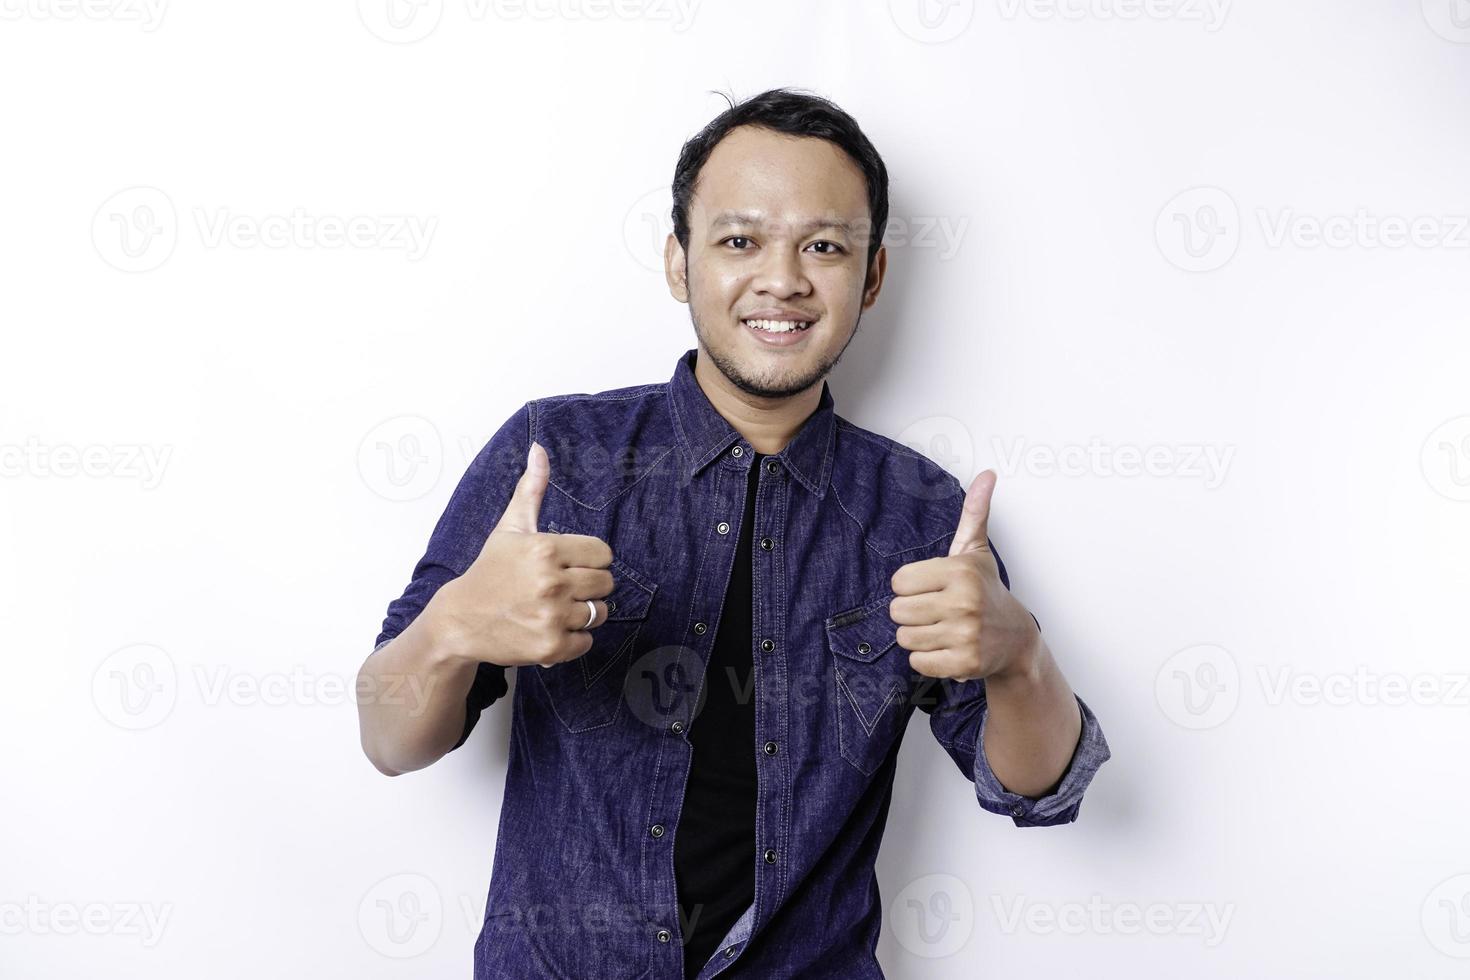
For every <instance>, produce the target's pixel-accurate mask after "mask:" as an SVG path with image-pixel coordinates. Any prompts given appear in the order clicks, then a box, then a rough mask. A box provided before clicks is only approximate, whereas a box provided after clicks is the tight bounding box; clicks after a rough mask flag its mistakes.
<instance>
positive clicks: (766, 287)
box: [664, 126, 887, 398]
mask: <svg viewBox="0 0 1470 980" xmlns="http://www.w3.org/2000/svg"><path fill="white" fill-rule="evenodd" d="M870 220H871V219H870V218H869V214H868V194H867V184H866V182H865V181H864V179H863V173H862V171H861V170H860V169H858V166H857V164H856V163H854V162H853V161H852V160H851V159H850V158H849V157H848V156H847V154H846V153H844V152H843V151H842V150H841V149H840V148H838V147H837V146H836V145H834V144H832V143H829V142H827V141H826V140H822V139H815V138H809V137H794V136H786V135H785V134H782V133H776V132H773V131H771V130H768V129H762V128H758V127H753V126H741V127H738V128H736V129H734V130H731V131H730V132H729V133H728V134H727V135H726V136H725V138H724V139H723V140H721V141H720V143H719V144H718V145H717V146H716V147H715V149H714V152H712V153H711V154H710V156H709V159H708V160H707V161H705V165H704V168H703V169H702V170H701V171H700V173H699V179H698V182H697V183H696V185H695V188H694V194H693V198H692V200H691V201H690V206H689V250H688V253H687V255H686V254H685V253H684V251H683V250H682V249H680V248H679V244H678V241H677V240H676V239H675V238H674V236H672V235H670V236H669V239H668V242H667V244H666V246H665V249H664V260H665V268H666V271H667V274H668V279H669V288H670V291H671V292H672V293H673V295H674V298H675V299H678V300H679V301H680V302H686V303H688V304H689V314H690V317H691V318H692V319H693V321H694V332H695V335H696V336H697V337H698V338H699V345H700V348H701V350H702V351H704V352H707V353H708V355H709V358H710V360H711V361H713V362H714V364H715V365H716V366H717V367H718V368H719V369H720V371H721V372H722V373H724V374H725V376H726V377H728V378H729V379H730V381H731V382H732V383H733V384H735V385H736V387H738V388H740V389H741V390H742V391H745V392H748V393H750V394H753V395H759V396H763V397H768V398H784V397H787V396H790V395H794V394H797V393H799V392H802V391H805V390H807V389H808V388H810V387H811V386H812V385H815V384H817V383H819V382H820V381H821V380H822V378H824V377H826V375H827V374H828V372H830V371H831V370H832V367H833V366H834V365H835V364H836V363H837V360H838V358H840V357H841V356H842V352H843V351H844V350H845V349H846V348H847V345H848V342H849V341H850V340H851V339H852V337H853V335H854V333H856V331H857V324H858V319H859V317H860V316H861V315H862V311H863V310H865V309H867V308H868V307H869V306H872V305H873V302H874V301H875V300H876V299H877V297H878V290H879V288H880V287H881V285H882V281H883V270H884V268H885V266H886V262H887V254H886V252H885V251H884V250H883V249H879V251H878V254H877V255H876V256H875V257H874V260H873V266H872V269H871V270H870V269H869V268H868V264H867V258H868V242H869V239H870V236H871V234H872V228H871V227H870ZM761 315H765V316H768V317H783V316H784V317H792V316H794V317H796V318H798V319H799V320H801V321H805V322H806V323H807V324H808V326H807V327H806V328H805V329H803V330H799V331H795V332H790V333H772V332H768V331H762V330H760V329H759V328H758V327H755V326H752V325H751V324H750V320H751V319H752V318H756V317H760V316H761ZM767 326H769V324H768V325H767Z"/></svg>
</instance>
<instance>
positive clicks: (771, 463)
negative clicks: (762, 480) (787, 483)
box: [766, 459, 776, 473]
mask: <svg viewBox="0 0 1470 980" xmlns="http://www.w3.org/2000/svg"><path fill="white" fill-rule="evenodd" d="M766 472H767V473H774V472H776V461H775V460H774V459H768V460H766Z"/></svg>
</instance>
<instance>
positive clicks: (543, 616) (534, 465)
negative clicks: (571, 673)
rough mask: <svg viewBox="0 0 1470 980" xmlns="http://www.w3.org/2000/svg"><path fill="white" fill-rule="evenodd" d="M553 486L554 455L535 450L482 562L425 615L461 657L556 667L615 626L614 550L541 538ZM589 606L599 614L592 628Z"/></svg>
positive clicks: (572, 538)
mask: <svg viewBox="0 0 1470 980" xmlns="http://www.w3.org/2000/svg"><path fill="white" fill-rule="evenodd" d="M550 479H551V464H550V461H549V460H548V459H547V456H546V450H545V449H544V448H542V446H541V445H540V444H539V443H535V442H533V443H531V449H530V452H529V453H528V454H527V456H526V469H525V471H524V472H523V473H522V474H521V478H520V480H519V481H517V483H516V487H515V492H514V493H513V494H512V495H511V498H510V502H509V503H508V504H506V507H505V512H504V513H502V514H501V516H500V520H499V521H498V522H497V523H496V525H495V527H494V528H493V529H492V530H491V531H490V535H489V536H488V537H487V538H486V539H485V543H484V545H483V546H482V547H481V548H480V553H479V555H478V556H477V557H476V558H475V560H474V562H472V563H471V564H470V567H469V568H468V569H467V570H466V571H465V573H464V574H463V575H461V576H459V577H458V578H456V579H453V580H451V581H449V582H446V583H445V584H444V585H443V586H441V587H440V589H439V591H438V592H436V593H435V594H434V597H433V599H431V600H430V601H429V605H428V606H427V607H425V609H424V612H425V613H429V612H430V610H432V611H433V615H434V616H436V617H437V619H438V623H439V625H440V627H441V629H442V630H443V635H444V636H445V637H446V646H447V649H449V650H451V651H453V655H454V656H456V657H459V658H463V659H466V660H473V661H486V662H489V663H494V664H500V665H502V666H506V667H513V666H520V665H522V664H533V663H534V664H539V665H541V666H542V667H550V666H552V665H553V664H558V663H561V662H563V661H565V660H572V659H574V658H576V657H580V656H581V655H582V654H584V653H586V652H587V651H588V650H590V649H591V648H592V634H591V633H590V632H588V631H589V630H591V629H593V628H595V627H597V626H600V625H602V623H604V622H605V621H606V620H607V604H606V603H605V602H602V601H601V600H602V598H603V597H604V596H607V595H609V594H611V592H612V590H613V576H612V572H611V571H609V566H610V565H611V564H612V559H613V553H612V548H610V547H609V546H608V544H607V542H605V541H603V540H601V539H599V538H595V537H592V536H590V535H585V534H549V533H542V532H539V531H537V530H536V526H537V523H538V522H539V521H540V515H541V501H542V500H543V499H544V498H545V496H546V486H547V483H548V482H549V481H550ZM588 599H591V600H593V606H594V607H595V609H596V615H595V616H594V617H593V620H592V622H591V623H590V624H589V623H588V622H587V613H588V609H587V601H586V600H588ZM584 626H585V628H584Z"/></svg>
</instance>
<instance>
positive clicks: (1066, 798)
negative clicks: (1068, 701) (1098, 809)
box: [974, 695, 1112, 827]
mask: <svg viewBox="0 0 1470 980" xmlns="http://www.w3.org/2000/svg"><path fill="white" fill-rule="evenodd" d="M1073 696H1074V697H1076V695H1073ZM1077 706H1078V707H1079V708H1081V709H1082V732H1081V734H1080V735H1079V736H1078V737H1077V748H1076V749H1074V750H1073V752H1072V760H1071V761H1070V762H1069V763H1068V764H1067V771H1066V772H1065V773H1063V774H1062V778H1061V780H1060V781H1059V782H1058V783H1057V787H1056V789H1055V790H1053V791H1052V792H1051V793H1049V794H1047V795H1046V796H1041V797H1032V796H1022V795H1020V794H1019V793H1012V792H1010V791H1009V790H1007V789H1006V788H1005V787H1004V786H1002V785H1001V783H1000V780H999V779H996V778H995V773H994V771H992V770H991V768H990V760H989V759H987V758H986V757H985V721H986V719H987V718H988V717H989V712H988V711H982V712H981V714H980V734H979V736H978V738H977V739H976V743H975V754H974V759H975V763H974V770H975V777H974V778H975V797H976V799H978V800H979V801H980V806H981V807H982V808H984V809H986V810H989V811H990V812H991V813H999V814H1003V815H1005V816H1008V817H1010V818H1011V820H1012V822H1014V823H1015V825H1016V826H1017V827H1049V826H1053V825H1055V824H1061V823H1071V822H1072V821H1074V820H1076V819H1077V813H1078V811H1079V810H1080V809H1081V808H1082V794H1084V793H1085V792H1087V784H1088V783H1090V782H1092V777H1093V775H1094V774H1095V773H1096V772H1097V770H1098V767H1099V766H1101V765H1102V764H1103V763H1104V762H1106V761H1108V758H1109V757H1110V756H1111V755H1112V753H1111V752H1110V751H1109V749H1108V741H1107V739H1106V738H1104V737H1103V731H1102V726H1101V725H1099V724H1098V722H1097V716H1096V715H1094V714H1093V713H1092V709H1091V708H1089V707H1088V706H1087V703H1086V702H1085V701H1083V700H1082V699H1081V698H1080V697H1078V698H1077Z"/></svg>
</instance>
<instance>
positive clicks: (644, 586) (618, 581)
mask: <svg viewBox="0 0 1470 980" xmlns="http://www.w3.org/2000/svg"><path fill="white" fill-rule="evenodd" d="M546 529H547V530H548V531H550V532H551V533H553V534H580V533H582V532H580V531H573V530H572V529H571V528H567V527H563V526H562V525H560V524H558V523H556V522H555V521H547V522H546ZM607 570H608V571H609V572H611V573H612V577H613V588H612V591H611V592H609V593H608V594H607V595H606V596H603V598H602V601H603V602H605V603H607V605H608V610H607V621H608V622H611V621H613V620H627V619H643V618H644V617H645V616H647V615H648V608H649V606H651V605H652V604H653V594H654V592H656V591H657V590H658V586H656V585H654V584H652V583H651V582H650V581H649V580H648V578H647V577H646V576H644V575H643V574H642V573H641V572H639V571H638V570H637V569H635V568H633V566H632V565H629V564H628V563H627V562H625V561H623V560H622V559H621V558H618V557H617V556H616V555H614V556H613V560H612V562H611V563H610V564H609V565H608V568H607ZM596 631H597V627H596V626H594V627H592V632H594V633H595V632H596Z"/></svg>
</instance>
